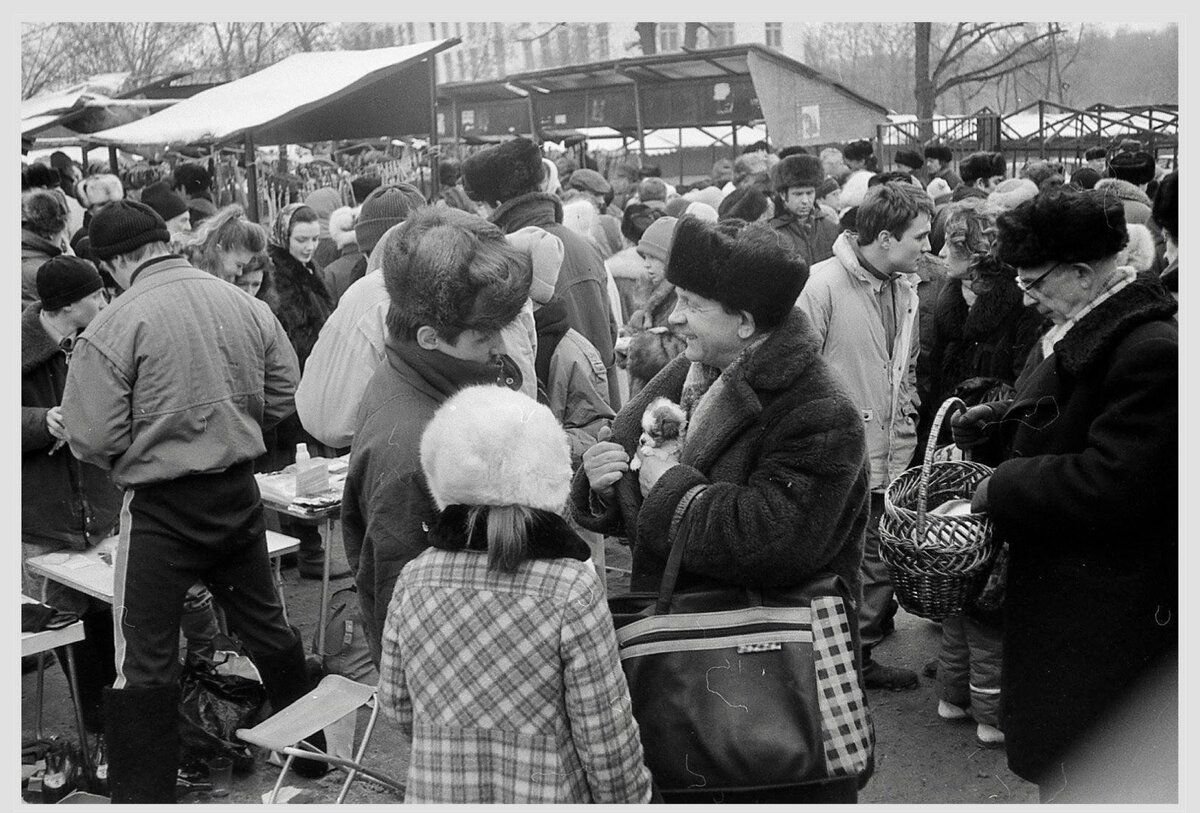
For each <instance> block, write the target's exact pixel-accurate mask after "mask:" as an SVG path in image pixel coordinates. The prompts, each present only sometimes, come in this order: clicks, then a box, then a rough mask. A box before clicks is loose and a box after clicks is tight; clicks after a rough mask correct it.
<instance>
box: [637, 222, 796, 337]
mask: <svg viewBox="0 0 1200 813" xmlns="http://www.w3.org/2000/svg"><path fill="white" fill-rule="evenodd" d="M647 231H649V229H647ZM667 280H668V281H670V282H672V283H674V284H675V285H676V286H678V287H680V288H684V289H686V290H688V291H691V292H692V293H695V294H699V295H700V296H703V297H706V298H708V299H715V300H716V301H718V302H720V303H722V304H723V305H727V306H729V307H731V308H736V309H738V310H744V311H748V312H749V313H750V314H751V315H752V316H753V317H754V321H755V323H756V325H757V326H758V328H759V329H761V330H772V329H774V328H775V327H776V326H778V325H779V324H780V323H781V322H783V320H784V319H785V318H786V317H787V315H788V313H789V312H790V311H791V310H792V307H793V306H794V305H795V304H796V298H797V297H798V296H800V289H801V288H803V287H804V283H805V282H807V281H808V266H807V265H806V264H805V262H804V260H802V259H800V257H799V256H795V255H791V254H789V253H788V252H787V250H786V249H784V248H783V247H782V246H781V245H780V244H779V240H778V238H777V237H776V236H775V232H774V231H773V230H772V229H771V228H770V227H769V226H767V225H765V224H751V225H748V226H742V227H736V226H732V225H731V224H710V223H704V222H703V221H701V220H698V219H696V218H694V217H685V218H683V219H682V220H680V221H679V225H678V226H677V227H676V229H675V243H674V247H673V249H672V251H671V258H670V260H669V261H668V262H667Z"/></svg>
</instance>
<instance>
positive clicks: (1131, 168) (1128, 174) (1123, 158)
mask: <svg viewBox="0 0 1200 813" xmlns="http://www.w3.org/2000/svg"><path fill="white" fill-rule="evenodd" d="M1108 176H1109V177H1110V178H1119V179H1120V180H1122V181H1129V183H1131V184H1135V185H1139V186H1140V185H1141V184H1144V183H1150V182H1151V181H1152V180H1154V157H1153V156H1152V155H1150V153H1148V152H1143V151H1141V150H1139V151H1137V152H1121V153H1117V154H1116V155H1114V156H1113V157H1112V158H1110V159H1109V160H1108Z"/></svg>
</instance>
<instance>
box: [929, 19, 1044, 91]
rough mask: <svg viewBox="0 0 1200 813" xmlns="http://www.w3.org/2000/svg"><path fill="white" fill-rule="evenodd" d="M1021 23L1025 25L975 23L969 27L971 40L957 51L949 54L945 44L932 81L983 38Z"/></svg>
mask: <svg viewBox="0 0 1200 813" xmlns="http://www.w3.org/2000/svg"><path fill="white" fill-rule="evenodd" d="M959 25H960V26H961V25H962V24H961V23H960V24H959ZM1023 25H1025V24H1024V23H1003V24H1000V25H999V26H996V25H995V24H993V23H980V24H979V25H977V26H975V27H974V28H973V29H971V34H973V35H974V36H973V38H972V39H971V41H970V42H968V43H966V44H965V45H963V46H962V47H961V48H959V50H958V52H957V53H955V54H950V47H951V46H947V48H946V50H945V51H944V52H943V53H942V57H941V59H939V60H938V64H937V66H936V67H935V68H934V70H933V75H932V77H931V78H932V79H933V80H934V82H936V81H937V78H938V77H939V76H941V75H942V73H943V72H944V71H945V70H946V68H948V67H950V66H951V65H953V64H954V63H955V62H958V61H959V60H960V59H962V58H963V57H964V56H965V55H966V54H967V53H968V52H970V51H971V50H972V49H974V48H975V47H976V46H977V45H979V43H981V42H982V41H983V40H985V39H987V38H989V37H991V36H992V35H994V34H998V33H999V32H1001V31H1004V30H1007V29H1009V28H1019V27H1021V26H1023Z"/></svg>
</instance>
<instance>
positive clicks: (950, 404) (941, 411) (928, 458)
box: [917, 397, 967, 539]
mask: <svg viewBox="0 0 1200 813" xmlns="http://www.w3.org/2000/svg"><path fill="white" fill-rule="evenodd" d="M966 411H967V405H966V404H965V403H963V400H962V399H961V398H954V397H951V398H947V399H946V400H945V401H943V402H942V405H941V406H940V407H938V411H937V415H935V416H934V418H933V426H932V427H930V429H929V440H928V441H927V442H926V444H925V460H924V461H922V463H921V479H920V480H919V481H918V483H917V539H924V538H925V496H926V492H927V491H928V490H929V469H930V467H931V466H933V453H934V451H935V450H936V447H937V439H938V436H939V435H940V434H941V431H942V421H943V420H945V419H946V418H947V417H948V416H949V415H951V414H953V413H955V412H966Z"/></svg>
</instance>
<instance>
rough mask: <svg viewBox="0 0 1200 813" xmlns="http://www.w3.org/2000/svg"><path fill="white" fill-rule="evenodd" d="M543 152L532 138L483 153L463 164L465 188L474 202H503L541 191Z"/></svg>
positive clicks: (518, 139)
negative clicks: (539, 187)
mask: <svg viewBox="0 0 1200 813" xmlns="http://www.w3.org/2000/svg"><path fill="white" fill-rule="evenodd" d="M543 172H544V169H543V167H542V152H541V150H539V149H538V146H537V144H534V143H533V142H532V141H530V140H529V139H528V138H514V139H513V140H512V141H505V142H504V143H503V144H497V145H496V146H495V147H489V148H487V149H485V150H480V151H479V152H477V153H475V154H474V155H472V156H470V157H469V158H467V160H466V161H464V162H463V166H462V173H463V189H465V190H466V192H467V196H468V197H470V198H471V200H474V201H482V202H484V203H495V202H497V201H499V202H501V203H503V202H504V201H507V200H511V199H512V198H515V197H517V196H518V195H524V194H526V193H529V192H534V191H537V189H538V184H540V183H541V182H542V175H543Z"/></svg>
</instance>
